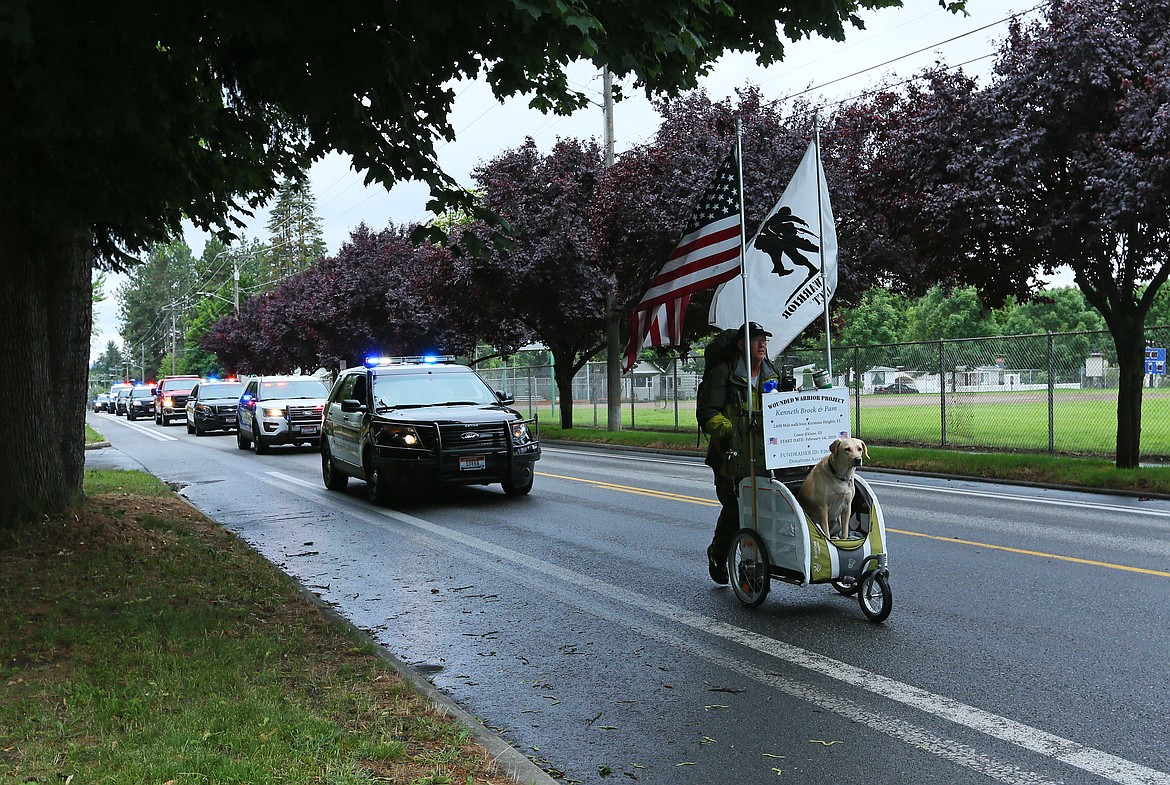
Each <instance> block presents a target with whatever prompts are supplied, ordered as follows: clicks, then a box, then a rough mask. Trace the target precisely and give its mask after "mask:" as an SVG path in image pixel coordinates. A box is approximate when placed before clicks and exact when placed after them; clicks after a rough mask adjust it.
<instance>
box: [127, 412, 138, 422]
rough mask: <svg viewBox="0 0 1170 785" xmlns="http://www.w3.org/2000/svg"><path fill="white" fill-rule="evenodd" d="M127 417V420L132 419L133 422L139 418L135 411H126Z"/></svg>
mask: <svg viewBox="0 0 1170 785" xmlns="http://www.w3.org/2000/svg"><path fill="white" fill-rule="evenodd" d="M126 419H127V420H130V421H131V422H133V421H134V420H136V419H137V418H136V417H135V416H134V413H133V412H126Z"/></svg>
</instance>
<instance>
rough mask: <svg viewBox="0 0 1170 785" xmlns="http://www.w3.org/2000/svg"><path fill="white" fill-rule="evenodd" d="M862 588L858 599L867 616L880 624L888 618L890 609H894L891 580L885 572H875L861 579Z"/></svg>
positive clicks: (862, 610)
mask: <svg viewBox="0 0 1170 785" xmlns="http://www.w3.org/2000/svg"><path fill="white" fill-rule="evenodd" d="M860 588H861V591H860V592H858V594H857V601H858V603H859V604H860V605H861V612H862V613H864V614H865V618H867V619H869V620H870V621H872V622H873V623H874V624H880V623H882V622H883V621H885V620H886V619H888V618H889V616H890V611H892V610H893V609H894V593H893V592H892V591H891V590H890V581H889V579H888V578H887V577H886V575H885V573H882V572H875V573H870V574H869V575H866V576H865V577H864V578H862V579H861V587H860Z"/></svg>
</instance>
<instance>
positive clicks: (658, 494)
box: [537, 472, 1170, 578]
mask: <svg viewBox="0 0 1170 785" xmlns="http://www.w3.org/2000/svg"><path fill="white" fill-rule="evenodd" d="M537 474H539V475H540V476H541V477H552V478H553V479H556V480H569V481H571V482H580V483H585V484H586V485H592V486H593V487H595V488H602V489H604V490H610V491H620V492H622V493H633V494H637V495H638V496H650V497H653V498H656V499H669V500H671V501H679V502H686V503H688V504H699V505H702V506H704V507H718V506H719V502H718V501H713V500H711V499H704V498H702V497H701V496H686V495H684V494H681V493H667V492H665V491H655V490H651V489H649V488H637V487H635V486H632V485H618V484H617V483H612V482H603V481H601V480H588V479H585V478H584V477H569V476H567V475H564V474H549V473H548V472H537ZM886 531H887V532H891V533H893V534H905V535H907V536H909V537H924V538H926V539H928V540H938V541H940V542H950V543H956V544H958V545H973V546H975V547H977V548H988V549H990V550H993V551H1004V552H1006V553H1016V554H1019V555H1021V556H1038V557H1040V558H1043V559H1056V560H1058V561H1067V562H1072V563H1074V564H1085V565H1088V566H1090V567H1104V568H1106V569H1110V570H1123V571H1125V572H1136V573H1140V574H1142V575H1156V576H1157V577H1159V578H1170V572H1163V571H1161V570H1147V569H1144V568H1142V567H1129V566H1127V565H1124V564H1113V563H1112V562H1104V561H1096V560H1094V559H1080V558H1077V557H1076V556H1061V555H1060V554H1058V553H1046V552H1044V551H1029V550H1025V549H1023V548H1009V547H1008V546H1006V545H991V544H989V543H986V542H978V541H976V540H961V539H959V538H958V537H942V536H939V535H937V534H923V533H921V532H912V531H907V530H905V529H891V528H889V527H886Z"/></svg>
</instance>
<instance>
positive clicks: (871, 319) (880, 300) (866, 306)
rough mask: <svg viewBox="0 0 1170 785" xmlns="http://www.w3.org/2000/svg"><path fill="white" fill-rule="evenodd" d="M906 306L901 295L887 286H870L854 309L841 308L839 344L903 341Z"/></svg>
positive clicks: (905, 324) (906, 329)
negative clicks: (871, 287)
mask: <svg viewBox="0 0 1170 785" xmlns="http://www.w3.org/2000/svg"><path fill="white" fill-rule="evenodd" d="M910 307H911V306H910V304H909V303H908V302H907V301H906V298H905V297H903V296H902V295H900V294H897V293H895V292H891V291H890V290H889V289H886V288H884V287H880V286H879V287H875V288H873V289H870V290H869V291H868V292H866V293H865V294H863V295H862V296H861V302H860V303H859V304H858V305H857V307H856V308H842V309H841V317H842V321H843V325H842V328H841V337H840V339H839V340H840V343H842V344H844V345H846V346H869V345H873V344H886V343H897V342H899V341H905V340H907V337H906V336H907V331H908V322H909V311H910Z"/></svg>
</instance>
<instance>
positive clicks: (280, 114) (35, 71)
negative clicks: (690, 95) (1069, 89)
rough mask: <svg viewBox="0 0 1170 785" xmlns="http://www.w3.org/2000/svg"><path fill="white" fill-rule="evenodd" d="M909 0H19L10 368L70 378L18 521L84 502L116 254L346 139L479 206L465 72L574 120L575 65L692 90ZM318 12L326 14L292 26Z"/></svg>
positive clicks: (251, 204) (12, 12) (271, 186)
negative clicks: (742, 63)
mask: <svg viewBox="0 0 1170 785" xmlns="http://www.w3.org/2000/svg"><path fill="white" fill-rule="evenodd" d="M899 4H900V3H899V2H898V0H847V1H846V2H838V3H831V4H826V3H822V2H815V1H814V0H798V2H795V3H779V2H748V1H747V0H724V1H723V2H717V3H710V2H706V0H683V1H680V2H675V3H668V4H663V3H661V2H659V0H627V2H621V3H616V2H602V1H601V0H597V1H593V0H578V2H572V3H555V4H547V3H546V4H533V3H529V2H524V1H523V0H487V1H486V2H481V1H480V0H476V1H475V2H469V1H468V0H461V1H460V0H457V1H456V2H455V4H454V5H447V6H444V9H443V10H444V12H443V13H435V10H434V7H433V5H431V4H427V3H406V2H399V3H380V4H369V3H364V4H353V3H324V4H322V3H319V2H313V3H309V2H305V1H304V0H290V2H287V3H285V4H284V5H282V6H281V9H280V11H281V13H279V14H271V13H256V12H255V10H254V9H251V8H249V7H247V6H239V5H233V6H226V7H222V8H218V7H217V8H210V7H208V6H206V5H204V4H199V3H189V4H171V5H163V6H156V7H152V8H151V9H150V13H144V12H143V10H142V8H141V7H139V6H137V5H116V4H115V5H109V4H94V3H84V2H80V0H62V1H61V2H53V3H34V2H29V1H28V0H12V1H11V2H7V3H6V4H5V6H4V11H3V12H2V13H0V17H2V18H3V20H4V22H3V24H0V106H2V107H4V115H5V119H6V122H4V123H2V124H0V171H2V172H3V173H4V176H3V177H2V178H0V247H3V248H4V250H5V253H4V257H3V262H2V265H3V268H2V272H3V275H4V280H5V286H3V287H0V333H2V334H3V335H4V336H5V337H6V338H7V339H8V340H9V345H10V351H7V352H4V353H3V355H2V356H0V373H2V374H3V375H4V376H5V377H8V378H21V379H23V380H25V382H26V383H27V384H28V385H29V386H30V387H31V388H33V389H39V390H53V391H54V394H55V395H56V396H57V397H58V400H59V401H60V402H61V406H60V408H59V410H60V411H61V412H62V415H61V416H59V417H56V418H53V419H52V420H45V419H44V418H34V417H32V415H31V414H29V415H23V414H22V415H21V416H19V417H18V418H17V419H16V421H15V422H13V423H10V425H9V432H8V435H9V438H10V439H11V440H12V441H14V442H16V443H19V444H26V445H30V448H29V449H27V450H25V451H23V452H22V453H21V454H20V455H19V456H17V455H12V456H11V457H9V458H7V459H3V460H4V462H3V465H2V469H3V470H2V471H0V497H2V498H4V499H5V505H4V512H3V519H2V520H0V523H3V524H8V523H16V522H19V521H24V520H28V519H30V518H32V517H35V516H37V515H39V514H42V513H44V512H54V511H59V510H62V509H64V508H65V507H66V506H67V505H69V504H71V503H72V502H73V501H74V500H76V499H78V498H79V497H80V493H81V480H82V473H83V471H82V470H83V467H84V449H83V439H82V433H83V431H82V428H81V427H80V425H81V418H82V416H83V413H84V407H85V402H86V398H85V393H86V389H85V377H86V370H87V365H88V351H89V334H90V330H91V318H92V312H93V307H92V306H93V303H92V287H91V275H90V273H91V269H92V268H93V266H94V265H95V264H100V265H103V266H104V267H106V268H119V269H122V268H125V267H127V266H129V265H132V264H133V263H134V262H135V255H136V254H138V253H140V252H142V251H144V250H146V249H147V248H148V247H149V246H150V245H151V244H153V243H159V242H165V241H167V239H168V238H170V237H176V236H179V233H180V230H181V226H182V220H183V219H184V218H189V219H190V220H191V221H193V222H194V223H195V225H196V226H197V227H199V228H201V229H205V230H216V231H221V232H224V233H231V232H232V231H233V230H235V229H238V228H239V227H240V225H241V222H240V220H239V218H238V215H237V213H238V211H240V210H243V211H245V212H248V211H251V210H254V209H255V208H256V207H258V206H259V205H262V204H265V203H266V202H267V201H268V199H269V198H270V197H272V196H273V195H274V194H275V193H276V192H277V190H278V188H279V185H280V183H281V182H282V181H284V180H286V179H293V180H297V179H300V180H303V179H304V177H305V173H306V171H307V169H308V167H309V165H310V163H311V162H312V161H314V160H316V159H317V158H319V157H321V156H322V155H324V154H325V153H327V152H329V151H332V150H340V151H344V152H347V153H349V154H351V155H352V158H353V165H354V167H355V168H356V169H357V170H358V171H361V172H365V173H366V176H367V179H368V180H370V181H375V180H376V181H378V182H381V183H383V184H384V185H386V186H388V187H389V186H390V185H392V184H394V183H395V182H398V181H401V180H408V179H417V180H421V181H423V182H425V183H427V184H428V185H429V186H430V187H431V189H432V193H434V194H435V199H434V201H433V203H432V207H433V211H434V212H436V213H438V212H441V211H442V210H443V209H445V208H446V207H447V206H449V205H451V204H469V203H470V200H469V199H468V198H467V196H466V194H464V193H462V192H461V191H458V190H457V189H453V188H452V187H451V186H452V181H451V179H450V178H449V177H448V176H446V175H445V174H444V173H443V172H442V170H441V169H440V167H439V166H438V164H437V162H436V157H435V141H436V140H451V139H453V138H454V135H455V134H454V130H453V128H452V126H451V123H450V120H449V117H450V114H451V108H452V105H453V103H454V100H455V91H454V90H452V89H451V88H450V84H451V83H452V82H453V81H455V80H457V79H460V78H477V77H481V76H482V77H483V78H484V79H486V81H487V82H488V84H489V85H490V86H491V88H492V90H493V92H494V93H495V94H496V95H497V96H499V97H507V96H511V95H516V94H522V93H531V94H532V95H533V98H532V99H531V102H530V103H531V105H532V106H534V107H536V108H538V109H545V110H547V109H555V110H558V111H562V112H568V111H571V110H574V109H578V108H582V107H584V106H586V105H587V103H588V100H589V97H588V95H587V94H586V93H584V92H583V91H581V90H579V89H576V88H574V87H572V86H571V85H570V84H569V81H568V78H567V75H566V73H565V66H566V64H567V63H569V62H571V61H572V60H574V59H576V58H579V57H585V58H588V59H589V60H590V61H592V62H593V63H594V64H596V65H598V66H608V67H609V68H610V69H611V70H612V71H613V73H614V74H615V75H617V76H618V77H622V76H625V75H629V74H633V76H634V78H635V80H636V83H637V85H638V86H639V87H644V88H645V89H646V90H648V91H651V92H657V91H673V90H676V89H679V88H691V87H694V86H695V85H696V83H697V80H698V78H699V77H700V76H701V75H702V74H704V73H705V72H706V70H707V69H708V67H709V65H710V64H711V63H712V62H713V61H714V60H715V59H716V58H718V57H719V56H720V55H722V54H723V53H724V52H726V51H729V50H736V51H755V52H757V53H758V55H759V58H758V59H759V60H760V61H761V62H763V63H765V64H767V63H770V62H775V61H776V60H779V59H781V58H782V56H783V52H784V40H785V39H786V38H787V39H790V40H795V39H799V38H802V37H804V36H806V35H811V34H818V35H823V36H829V37H834V38H837V39H841V38H843V37H844V26H845V24H846V23H853V24H860V22H859V19H858V17H857V12H858V11H859V10H861V9H868V8H881V7H885V6H896V5H899ZM947 5H950V6H952V7H961V5H962V3H961V2H958V3H950V4H947ZM298 19H300V20H311V21H310V22H309V23H305V24H299V23H290V20H298ZM404 42H408V43H406V44H404ZM473 209H475V208H473ZM486 214H487V213H486V211H485V212H484V215H485V216H486Z"/></svg>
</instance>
